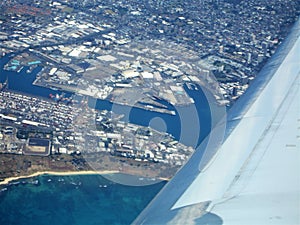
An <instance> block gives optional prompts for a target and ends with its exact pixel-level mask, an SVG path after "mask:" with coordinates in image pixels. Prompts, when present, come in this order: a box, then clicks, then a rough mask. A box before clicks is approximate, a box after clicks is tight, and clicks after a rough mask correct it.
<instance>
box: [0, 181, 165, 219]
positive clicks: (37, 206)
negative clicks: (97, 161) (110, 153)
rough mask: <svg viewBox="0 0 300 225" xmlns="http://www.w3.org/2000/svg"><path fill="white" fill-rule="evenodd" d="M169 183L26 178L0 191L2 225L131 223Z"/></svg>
mask: <svg viewBox="0 0 300 225" xmlns="http://www.w3.org/2000/svg"><path fill="white" fill-rule="evenodd" d="M165 183H166V182H160V183H156V184H154V185H149V186H140V187H135V186H125V185H120V184H116V183H113V182H111V181H109V180H107V179H105V178H103V177H102V176H100V175H72V176H52V175H43V176H39V177H35V178H28V179H23V180H19V181H16V182H13V183H12V184H11V185H9V186H7V187H6V188H7V190H6V189H2V191H0V224H10V225H13V224H16V225H22V224H24V225H25V224H26V225H28V224H38V225H39V224H41V225H42V224H43V225H54V224H57V225H63V224H66V225H70V224H80V225H81V224H82V225H96V224H130V223H131V222H132V221H133V220H134V219H135V218H136V217H137V216H138V214H139V213H140V212H141V211H142V210H143V209H144V208H145V206H146V205H147V204H148V203H149V202H150V201H151V199H152V198H153V197H154V196H155V195H156V194H157V193H158V191H159V190H160V189H161V188H162V187H163V186H164V185H165ZM1 188H4V187H1ZM1 188H0V189H1Z"/></svg>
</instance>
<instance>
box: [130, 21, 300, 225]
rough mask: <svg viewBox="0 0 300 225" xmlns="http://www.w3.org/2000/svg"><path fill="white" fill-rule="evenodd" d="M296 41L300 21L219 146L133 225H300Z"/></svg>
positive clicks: (193, 162) (238, 106)
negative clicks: (205, 160) (207, 158)
mask: <svg viewBox="0 0 300 225" xmlns="http://www.w3.org/2000/svg"><path fill="white" fill-rule="evenodd" d="M299 36H300V20H299V21H298V22H297V23H296V24H295V26H294V28H293V31H292V32H291V34H290V35H289V37H288V38H287V39H286V40H285V41H284V42H283V43H282V44H281V45H280V47H279V48H278V50H277V52H276V53H275V54H274V55H273V56H272V58H271V60H269V62H268V63H267V64H266V66H265V67H264V68H263V70H262V71H261V72H260V74H259V75H258V76H257V77H256V79H255V80H254V82H253V83H252V85H251V86H250V87H249V89H248V90H247V91H246V93H245V94H244V95H243V96H242V97H241V98H240V99H239V100H238V101H237V102H236V103H235V104H234V105H233V107H232V108H231V110H230V111H229V112H228V116H227V122H226V132H225V138H224V140H222V143H221V144H219V143H218V142H220V139H219V138H217V139H216V141H215V145H208V142H209V140H210V137H207V138H206V139H205V140H204V141H203V143H202V144H201V145H200V146H199V147H198V148H197V149H196V151H195V153H194V154H193V155H192V157H191V158H190V159H189V161H188V162H187V163H186V164H185V165H184V166H183V167H182V168H181V169H180V170H179V171H178V172H177V174H176V175H175V176H174V177H173V179H172V180H171V181H170V182H169V183H168V184H167V185H166V186H165V187H164V188H163V189H162V190H161V191H160V193H159V194H158V195H157V196H156V197H155V198H154V199H153V200H152V202H151V203H150V204H149V205H148V206H147V207H146V208H145V209H144V211H143V212H142V213H141V214H140V215H139V216H138V217H137V219H136V220H135V221H134V222H133V224H238V225H241V224H242V225H244V224H263V225H265V224H285V225H291V224H300V148H299V140H300V134H299V131H300V101H299V99H300V98H299V96H300V95H299V94H300V93H299V84H300V78H299V77H300V37H299ZM216 127H218V125H217V126H216ZM210 135H215V134H214V130H213V131H212V132H211V134H210ZM207 147H208V148H210V149H206V148H207ZM204 150H205V151H206V152H208V155H209V152H215V153H214V154H211V156H210V157H209V160H207V162H205V163H204V164H203V165H202V164H201V163H200V162H202V161H203V160H202V161H201V156H202V152H203V151H204ZM199 165H200V166H199Z"/></svg>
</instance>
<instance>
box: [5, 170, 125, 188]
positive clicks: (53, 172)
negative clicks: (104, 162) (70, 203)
mask: <svg viewBox="0 0 300 225" xmlns="http://www.w3.org/2000/svg"><path fill="white" fill-rule="evenodd" d="M113 173H119V171H117V170H103V171H95V170H87V171H65V172H55V171H40V172H35V173H33V174H29V175H23V176H17V177H8V178H4V180H3V181H0V185H7V184H9V183H10V182H12V181H15V180H20V179H26V178H32V177H37V176H41V175H46V174H47V175H55V176H72V175H97V174H98V175H104V174H113Z"/></svg>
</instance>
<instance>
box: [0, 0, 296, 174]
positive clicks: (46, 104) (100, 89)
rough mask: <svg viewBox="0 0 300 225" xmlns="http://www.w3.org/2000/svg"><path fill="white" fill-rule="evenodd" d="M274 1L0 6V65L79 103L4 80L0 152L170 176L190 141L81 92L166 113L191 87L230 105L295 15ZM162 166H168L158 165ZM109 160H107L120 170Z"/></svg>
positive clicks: (60, 0)
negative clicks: (126, 117)
mask: <svg viewBox="0 0 300 225" xmlns="http://www.w3.org/2000/svg"><path fill="white" fill-rule="evenodd" d="M280 2H281V4H277V3H270V2H269V1H267V0H262V1H258V2H257V1H254V0H253V1H231V0H219V1H217V2H216V1H212V0H207V1H200V2H198V1H192V2H191V3H185V2H180V1H178V2H174V1H157V2H156V1H147V2H144V1H139V2H136V1H129V2H128V1H126V2H125V1H124V2H123V1H119V2H118V3H115V2H113V1H106V2H97V1H84V2H82V3H81V2H76V1H75V2H73V1H67V0H57V1H34V2H33V1H30V0H28V1H22V2H18V1H9V2H7V4H2V6H1V17H0V23H1V28H0V40H1V43H0V54H1V55H2V56H3V57H9V61H8V62H7V63H6V64H5V65H4V70H5V71H14V72H20V71H22V70H26V72H27V73H32V72H33V71H35V70H36V69H38V70H39V72H38V73H37V76H36V79H35V80H34V82H33V85H36V86H41V87H46V88H50V89H51V90H54V91H55V90H59V91H62V92H63V93H64V92H66V93H73V94H75V95H79V96H81V99H80V100H76V99H72V97H71V98H70V97H65V96H64V94H62V95H59V94H54V95H52V94H51V96H50V98H49V99H47V98H44V99H43V98H40V97H36V96H31V95H28V94H26V93H18V92H14V91H11V90H9V88H6V86H8V87H9V83H7V81H4V82H3V83H2V84H1V92H0V94H1V98H0V101H1V112H0V119H1V136H0V147H1V148H0V150H1V152H3V153H14V154H24V155H26V154H27V155H40V156H49V155H55V154H69V155H74V157H79V156H80V155H81V154H83V155H84V157H85V160H87V161H93V162H90V164H93V165H94V166H95V167H97V168H96V169H101V168H98V166H99V165H98V164H99V162H98V163H97V160H98V159H97V157H95V154H98V155H99V156H100V157H99V158H100V159H99V160H100V161H101V160H102V158H103V154H104V155H106V156H108V157H109V159H107V160H108V161H110V160H111V159H112V160H115V159H118V160H119V161H118V160H117V161H118V162H119V163H123V162H124V159H126V160H127V161H125V162H127V164H132V165H133V163H134V165H136V164H139V165H140V163H144V164H147V165H151V166H153V165H159V166H158V167H159V172H157V174H156V175H157V176H163V175H162V174H164V176H166V177H168V178H170V177H172V174H174V173H175V171H176V169H178V168H180V167H181V166H182V165H183V164H184V162H185V161H186V160H187V159H188V157H189V156H190V155H191V154H192V152H193V151H194V149H193V148H192V147H190V146H185V145H183V144H182V143H179V142H178V140H175V139H174V137H172V135H170V134H167V133H162V132H159V131H156V130H154V129H152V128H150V127H143V126H140V125H136V124H131V123H128V122H124V121H122V115H113V113H112V112H109V111H107V110H96V109H93V108H91V107H89V106H88V100H87V99H88V97H93V98H95V99H101V100H108V101H110V102H112V103H114V104H120V105H125V106H129V107H137V108H141V109H144V110H149V111H153V112H158V113H164V114H170V115H175V114H176V113H175V111H174V110H172V109H170V108H169V107H167V106H166V104H165V102H166V103H168V104H171V105H173V106H175V107H180V106H186V105H192V104H194V99H192V98H191V97H190V96H189V94H188V91H187V89H189V88H195V87H196V88H197V87H200V86H201V87H205V89H208V90H209V91H210V92H211V93H212V95H213V96H214V98H215V101H216V104H217V105H220V106H226V107H230V106H231V105H232V104H234V102H235V101H236V100H237V99H238V98H239V97H240V96H241V95H242V94H243V93H244V92H245V91H246V90H247V88H248V86H249V84H251V81H252V80H253V79H255V76H256V74H257V73H258V71H260V69H261V68H262V67H263V65H264V64H265V62H266V61H267V59H268V58H270V57H271V56H272V55H273V54H274V52H275V50H276V48H277V47H278V46H279V45H280V43H281V42H282V41H283V40H284V38H285V36H286V35H287V33H288V31H289V28H290V27H291V26H292V24H293V23H294V22H295V21H296V20H297V18H298V15H299V12H300V8H299V5H298V4H297V3H296V2H294V1H288V0H282V1H280ZM287 3H288V4H287ZM44 9H46V10H44ZM187 12H188V13H187ZM36 138H39V139H40V140H48V141H49V142H50V143H49V142H46V146H48V147H45V146H44V147H45V148H42V146H40V145H37V146H35V148H33V147H32V146H31V145H30V143H31V141H32V140H35V139H36ZM33 143H35V142H34V141H33ZM37 143H39V141H37ZM40 149H44V151H41V150H40ZM71 161H72V160H71ZM101 162H102V161H101ZM79 164H80V165H77V164H76V163H75V164H74V165H75V166H74V168H72V169H75V170H76V169H78V168H80V169H85V166H82V165H81V164H84V163H82V162H81V161H80V163H79ZM95 164H96V165H95ZM113 164H116V165H114V166H111V165H113ZM125 164H126V163H125ZM163 164H166V165H168V167H167V170H168V169H170V170H171V171H172V173H170V174H167V173H165V172H162V171H161V165H163ZM117 165H118V164H117V163H109V167H110V166H111V167H113V169H117V170H118V169H119V170H122V168H121V167H122V166H120V165H118V166H117ZM100 167H101V166H100ZM2 177H3V178H5V177H6V175H4V174H2Z"/></svg>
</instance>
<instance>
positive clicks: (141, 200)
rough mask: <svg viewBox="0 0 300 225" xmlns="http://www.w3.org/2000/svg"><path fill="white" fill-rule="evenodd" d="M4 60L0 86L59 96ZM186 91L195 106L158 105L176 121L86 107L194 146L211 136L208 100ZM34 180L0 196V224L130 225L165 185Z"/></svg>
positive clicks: (89, 178)
mask: <svg viewBox="0 0 300 225" xmlns="http://www.w3.org/2000/svg"><path fill="white" fill-rule="evenodd" d="M8 61H9V56H5V57H3V58H2V59H0V82H4V81H5V80H6V79H8V89H9V90H12V91H18V92H24V93H27V94H31V95H36V96H40V97H45V98H48V96H49V94H56V93H58V94H61V92H60V91H54V90H51V89H48V88H42V87H37V86H34V85H32V82H33V81H34V79H35V77H36V75H37V73H38V72H39V71H40V70H41V68H39V67H37V68H36V69H35V70H33V72H32V73H30V74H28V73H26V69H27V68H24V69H23V70H22V71H20V72H19V73H17V72H9V71H4V70H3V66H4V65H5V64H6V63H7V62H8ZM187 91H188V93H189V95H190V97H192V98H193V99H194V100H195V105H192V106H187V107H176V108H174V107H173V106H171V105H169V104H167V103H166V102H162V103H164V104H165V105H166V106H167V107H168V108H170V109H172V110H174V111H176V116H173V115H168V114H161V113H156V112H151V111H146V110H142V109H139V108H135V107H126V106H120V107H116V106H115V105H113V104H112V103H111V102H108V101H102V100H95V99H90V106H91V107H95V108H97V109H107V110H110V109H111V108H113V109H116V108H117V110H118V113H126V112H127V113H128V120H129V121H130V122H132V123H135V124H139V125H144V126H148V125H149V124H150V125H152V126H153V128H155V129H158V130H161V131H167V132H168V133H170V134H172V135H173V136H174V137H175V138H176V139H177V140H180V141H181V142H182V143H184V144H187V145H189V146H194V147H196V146H197V145H198V144H199V143H200V142H201V141H202V140H203V138H204V137H205V136H206V135H207V134H208V132H209V131H210V128H211V123H212V122H211V112H210V110H209V106H208V100H207V96H205V94H204V93H203V91H202V90H201V89H197V90H187ZM71 94H72V93H66V95H71ZM155 118H160V119H161V120H163V121H164V123H165V127H164V126H160V125H157V124H155V123H151V120H153V119H155ZM197 121H198V122H197ZM200 125H201V126H200ZM62 179H63V181H62ZM33 180H38V181H39V182H38V185H36V184H31V183H28V181H32V179H27V180H26V182H27V183H25V184H23V183H22V182H21V183H18V184H16V185H11V186H9V187H7V190H5V191H2V192H0V224H45V225H50V224H51V225H53V224H84V225H88V224H130V223H131V222H132V221H133V220H134V219H135V218H136V216H137V215H138V214H139V213H140V212H141V211H142V210H143V208H144V207H145V206H146V205H147V204H148V203H149V201H150V200H151V199H152V198H153V197H154V196H155V195H156V194H157V192H158V191H159V190H160V189H161V188H162V187H163V186H164V184H165V182H161V183H157V184H154V185H151V186H138V187H133V186H123V185H120V184H115V183H112V182H111V181H107V180H106V179H105V178H103V177H101V176H99V175H80V176H67V177H65V176H64V177H61V176H40V177H37V178H34V179H33ZM79 184H80V185H79ZM1 188H2V187H1Z"/></svg>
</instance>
